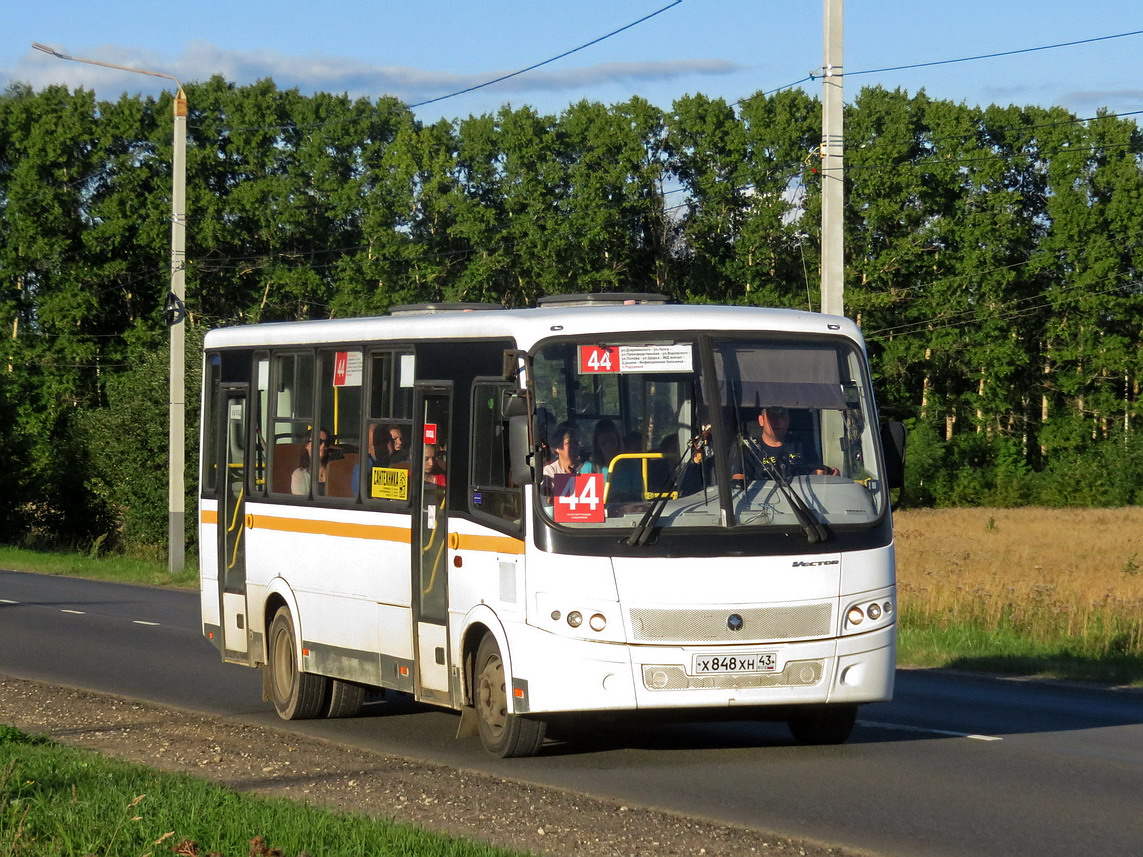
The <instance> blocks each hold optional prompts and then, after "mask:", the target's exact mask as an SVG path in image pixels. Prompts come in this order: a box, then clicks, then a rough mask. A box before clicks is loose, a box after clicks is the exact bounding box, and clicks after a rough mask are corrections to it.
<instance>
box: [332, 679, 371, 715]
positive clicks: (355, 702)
mask: <svg viewBox="0 0 1143 857" xmlns="http://www.w3.org/2000/svg"><path fill="white" fill-rule="evenodd" d="M364 705H365V688H364V686H362V685H360V684H355V683H354V682H351V681H342V680H341V679H339V678H335V679H331V680H330V683H329V704H328V705H327V706H326V710H325V716H326V717H356V716H357V715H358V714H360V713H361V708H362V706H364Z"/></svg>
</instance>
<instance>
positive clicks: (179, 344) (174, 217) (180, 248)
mask: <svg viewBox="0 0 1143 857" xmlns="http://www.w3.org/2000/svg"><path fill="white" fill-rule="evenodd" d="M32 47H33V48H35V49H36V50H37V51H42V52H44V53H45V54H50V55H51V56H53V57H56V58H57V59H61V60H68V61H70V62H79V63H85V64H87V65H98V66H102V67H103V68H113V69H116V70H117V71H130V72H134V73H135V74H146V75H150V76H151V77H161V78H163V79H164V80H170V81H174V83H175V86H176V87H178V91H177V92H176V93H175V97H174V99H173V105H174V132H173V133H174V137H173V145H174V154H173V156H172V160H171V283H170V285H171V288H170V291H169V292H168V293H167V301H166V305H165V307H164V309H165V310H166V317H167V326H168V327H169V328H170V331H171V362H170V397H169V398H170V408H169V423H170V426H169V430H168V433H167V434H168V438H167V439H168V441H169V449H170V463H169V468H168V474H167V565H168V569H169V571H170V572H171V574H179V573H180V572H182V570H183V569H184V568H185V567H186V486H185V479H186V431H187V422H186V407H187V406H186V400H187V393H186V331H187V328H186V322H185V319H186V270H185V263H186V232H187V215H186V198H187V166H186V164H187V95H186V93H185V92H184V91H183V85H182V82H181V81H180V80H179V79H178V78H177V77H172V76H171V75H169V74H163V73H162V72H157V71H147V70H146V69H142V68H132V67H130V66H123V65H114V64H113V63H108V62H100V61H99V60H92V59H84V58H82V57H72V56H68V55H67V54H63V53H60V52H59V51H57V50H56V49H55V48H52V47H49V46H48V45H43V44H40V43H39V42H33V43H32Z"/></svg>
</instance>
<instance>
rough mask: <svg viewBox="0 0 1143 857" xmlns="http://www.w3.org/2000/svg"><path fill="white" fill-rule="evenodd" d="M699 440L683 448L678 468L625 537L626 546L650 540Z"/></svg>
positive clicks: (693, 439)
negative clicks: (629, 533)
mask: <svg viewBox="0 0 1143 857" xmlns="http://www.w3.org/2000/svg"><path fill="white" fill-rule="evenodd" d="M701 440H702V438H699V437H695V438H691V441H690V443H688V444H687V445H686V446H685V447H683V451H682V454H681V455H680V456H679V465H678V467H676V468H675V470H674V472H673V473H672V474H671V475H670V476H668V477H667V480H666V482H664V483H663V486H662V488H661V489H660V490H659V493H658V494H657V495H656V497H655V499H654V500H652V501H651V505H650V507H649V508H648V509H647V511H646V512H644V513H643V517H642V518H640V519H639V523H637V524H636V525H635V529H633V530H632V531H631V535H629V536H628V537H627V544H628V545H630V546H631V547H633V548H636V547H640V546H641V545H645V544H646V543H647V541H648V540H649V539H650V538H651V533H653V532H654V527H655V522H656V521H658V520H659V518H660V517H661V516H662V514H663V510H664V509H666V508H667V501H668V500H670V499H671V495H672V494H674V493H675V492H677V491H678V490H679V485H680V484H681V483H682V480H683V474H684V473H686V472H687V465H689V464H690V463H691V456H692V455H693V454H694V446H695V444H696V443H699V442H700V441H701Z"/></svg>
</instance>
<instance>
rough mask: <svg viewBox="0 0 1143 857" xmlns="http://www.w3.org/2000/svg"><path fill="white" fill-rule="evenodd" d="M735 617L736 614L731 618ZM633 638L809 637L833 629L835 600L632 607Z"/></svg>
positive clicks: (686, 640)
mask: <svg viewBox="0 0 1143 857" xmlns="http://www.w3.org/2000/svg"><path fill="white" fill-rule="evenodd" d="M732 617H736V618H735V619H732ZM631 633H632V640H633V641H635V642H640V643H652V642H653V643H681V644H686V643H747V642H766V641H772V640H807V639H814V638H820V637H828V636H831V635H832V633H833V602H832V601H823V602H820V603H817V604H790V605H786V606H782V607H752V608H751V607H748V608H744V609H741V610H734V609H727V608H725V607H719V608H700V609H690V610H659V609H641V608H636V609H633V610H632V611H631Z"/></svg>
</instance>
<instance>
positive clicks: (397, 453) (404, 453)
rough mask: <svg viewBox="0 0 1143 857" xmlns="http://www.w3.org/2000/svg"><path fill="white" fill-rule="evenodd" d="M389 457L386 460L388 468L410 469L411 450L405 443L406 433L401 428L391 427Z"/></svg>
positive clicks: (387, 445)
mask: <svg viewBox="0 0 1143 857" xmlns="http://www.w3.org/2000/svg"><path fill="white" fill-rule="evenodd" d="M386 447H387V449H388V453H389V455H388V457H387V458H386V460H385V466H387V467H404V468H405V469H408V467H409V450H408V446H407V444H406V443H405V431H404V429H402V428H401V427H400V426H390V427H389V440H388V441H387V442H386Z"/></svg>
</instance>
